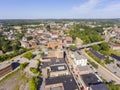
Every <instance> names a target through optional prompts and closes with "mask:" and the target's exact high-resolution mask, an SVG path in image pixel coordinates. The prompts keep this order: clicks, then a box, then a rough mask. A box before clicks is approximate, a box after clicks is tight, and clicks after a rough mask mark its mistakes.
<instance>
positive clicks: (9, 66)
mask: <svg viewBox="0 0 120 90" xmlns="http://www.w3.org/2000/svg"><path fill="white" fill-rule="evenodd" d="M18 66H19V63H17V62H14V63H9V62H7V63H5V62H2V63H1V65H0V78H1V77H3V76H5V75H6V74H8V73H10V72H12V71H13V70H14V69H16V68H17V67H18Z"/></svg>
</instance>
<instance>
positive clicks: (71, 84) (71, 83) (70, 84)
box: [45, 75, 78, 90]
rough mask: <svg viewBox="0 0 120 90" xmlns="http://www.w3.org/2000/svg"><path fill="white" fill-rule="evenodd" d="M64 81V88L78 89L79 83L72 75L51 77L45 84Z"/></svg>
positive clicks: (68, 89)
mask: <svg viewBox="0 0 120 90" xmlns="http://www.w3.org/2000/svg"><path fill="white" fill-rule="evenodd" d="M57 83H63V86H64V90H77V89H78V87H77V84H76V82H75V80H74V78H73V77H72V76H71V75H67V76H59V77H50V78H47V79H46V80H45V85H52V84H57Z"/></svg>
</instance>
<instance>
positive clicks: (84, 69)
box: [77, 65, 90, 71]
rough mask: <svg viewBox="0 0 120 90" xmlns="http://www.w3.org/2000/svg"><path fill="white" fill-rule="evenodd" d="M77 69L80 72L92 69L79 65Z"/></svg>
mask: <svg viewBox="0 0 120 90" xmlns="http://www.w3.org/2000/svg"><path fill="white" fill-rule="evenodd" d="M77 68H78V69H79V70H80V71H89V70H90V68H89V67H88V66H81V65H78V66H77Z"/></svg>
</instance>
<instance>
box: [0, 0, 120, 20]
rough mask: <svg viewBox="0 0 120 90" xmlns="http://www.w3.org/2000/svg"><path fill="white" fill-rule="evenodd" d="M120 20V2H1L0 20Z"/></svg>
mask: <svg viewBox="0 0 120 90" xmlns="http://www.w3.org/2000/svg"><path fill="white" fill-rule="evenodd" d="M51 18H52V19H77V18H78V19H92V18H120V0H0V19H51Z"/></svg>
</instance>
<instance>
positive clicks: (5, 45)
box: [2, 42, 8, 52]
mask: <svg viewBox="0 0 120 90" xmlns="http://www.w3.org/2000/svg"><path fill="white" fill-rule="evenodd" d="M7 50H8V44H7V43H6V42H3V43H2V51H3V52H7Z"/></svg>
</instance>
